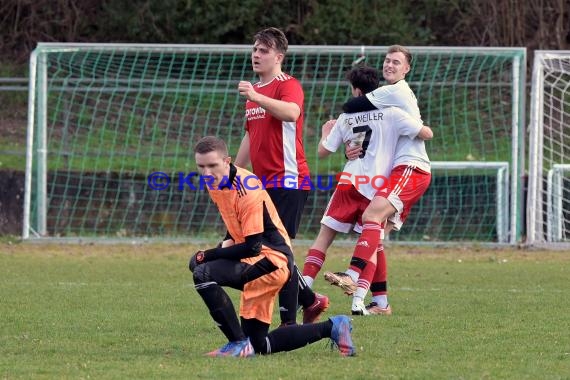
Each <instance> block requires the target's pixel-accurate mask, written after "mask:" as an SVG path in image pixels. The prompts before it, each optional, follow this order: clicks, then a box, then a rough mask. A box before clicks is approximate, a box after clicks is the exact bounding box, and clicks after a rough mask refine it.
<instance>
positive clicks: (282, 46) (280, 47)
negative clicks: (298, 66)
mask: <svg viewBox="0 0 570 380" xmlns="http://www.w3.org/2000/svg"><path fill="white" fill-rule="evenodd" d="M257 41H259V42H261V43H262V44H264V45H267V46H268V47H269V48H273V49H275V50H277V51H278V52H279V53H283V54H285V53H287V49H288V48H289V41H287V37H285V33H283V32H282V31H281V30H279V29H277V28H273V27H271V28H266V29H263V30H260V31H259V32H257V33H255V36H253V42H254V43H255V42H257Z"/></svg>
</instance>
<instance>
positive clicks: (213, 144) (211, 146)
mask: <svg viewBox="0 0 570 380" xmlns="http://www.w3.org/2000/svg"><path fill="white" fill-rule="evenodd" d="M210 152H219V153H221V154H222V156H223V157H227V156H228V146H227V145H226V143H225V142H224V140H222V139H221V138H219V137H216V136H205V137H202V138H201V139H200V141H198V142H197V143H196V145H195V146H194V153H199V154H206V153H210Z"/></svg>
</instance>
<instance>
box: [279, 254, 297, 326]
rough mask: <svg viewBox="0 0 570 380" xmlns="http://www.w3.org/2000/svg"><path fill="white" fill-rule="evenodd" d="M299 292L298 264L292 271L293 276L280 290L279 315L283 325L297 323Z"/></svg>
mask: <svg viewBox="0 0 570 380" xmlns="http://www.w3.org/2000/svg"><path fill="white" fill-rule="evenodd" d="M298 294H299V270H298V269H297V266H296V265H295V267H294V268H293V271H292V272H291V278H290V279H289V281H287V283H285V285H283V288H281V291H280V292H279V315H280V316H281V324H282V325H290V324H295V323H297V297H298Z"/></svg>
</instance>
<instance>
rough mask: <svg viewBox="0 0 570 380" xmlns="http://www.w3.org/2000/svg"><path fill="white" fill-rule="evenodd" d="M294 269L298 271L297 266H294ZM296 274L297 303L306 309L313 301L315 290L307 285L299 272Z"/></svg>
mask: <svg viewBox="0 0 570 380" xmlns="http://www.w3.org/2000/svg"><path fill="white" fill-rule="evenodd" d="M295 269H296V270H297V272H299V268H297V266H295ZM298 276H299V297H298V301H299V305H301V306H303V308H305V309H306V308H308V307H310V306H311V305H312V304H313V303H315V292H313V289H311V288H310V287H309V285H307V283H306V282H305V279H304V278H303V275H302V274H301V273H298Z"/></svg>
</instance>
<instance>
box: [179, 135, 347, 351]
mask: <svg viewBox="0 0 570 380" xmlns="http://www.w3.org/2000/svg"><path fill="white" fill-rule="evenodd" d="M194 152H195V158H196V164H197V166H198V168H199V170H200V172H201V174H202V176H207V177H208V178H207V179H208V184H209V185H208V186H207V188H208V192H209V194H210V197H211V198H212V201H213V202H214V203H215V204H216V206H217V207H218V210H219V212H220V214H221V217H222V219H223V221H224V224H225V225H226V228H227V235H226V239H225V241H224V244H222V247H220V248H212V249H208V250H205V251H198V252H197V253H196V254H195V255H193V256H192V257H191V258H190V263H189V267H190V270H191V271H192V272H193V275H194V284H195V288H196V290H197V291H198V294H199V295H200V296H201V297H202V299H203V300H204V303H205V304H206V306H207V307H208V310H209V311H210V315H211V316H212V318H213V319H214V321H215V322H216V324H217V325H218V326H219V328H220V330H222V333H223V334H224V335H225V336H226V338H227V339H228V343H227V344H225V345H224V346H222V347H221V348H219V349H217V350H214V351H212V352H210V353H208V355H209V356H235V357H248V356H253V355H254V354H256V353H258V354H272V353H276V352H280V351H291V350H294V349H296V348H299V347H303V346H305V345H307V344H309V343H313V342H316V341H318V340H321V339H323V338H330V339H331V340H332V342H333V344H334V345H336V347H337V348H338V349H339V351H340V353H341V355H343V356H353V355H354V354H355V349H354V346H353V344H352V337H351V330H352V324H351V321H350V319H349V318H348V317H347V316H344V315H338V316H334V317H331V318H329V320H327V321H325V322H319V323H309V324H303V325H289V326H284V327H281V328H278V329H275V330H273V331H271V332H269V326H270V324H271V317H272V313H273V307H274V304H275V299H276V297H277V295H278V293H279V290H280V289H281V287H282V286H283V285H284V284H285V283H286V282H287V281H288V279H289V276H290V274H291V269H292V266H293V252H292V250H291V243H290V240H289V236H288V235H287V232H286V230H285V227H284V226H283V224H282V223H281V220H280V219H279V216H278V214H277V211H276V209H275V206H274V205H273V203H272V202H271V198H269V195H268V194H267V192H266V191H265V190H263V188H262V186H261V182H260V181H259V180H256V181H257V185H258V186H254V185H255V184H254V183H252V182H255V181H252V178H254V176H253V174H252V173H250V172H248V171H247V170H245V169H242V168H239V167H236V166H234V165H233V164H231V158H230V157H229V156H228V149H227V146H226V144H225V142H224V141H223V140H221V139H219V138H217V137H214V136H207V137H204V138H202V139H201V140H200V141H199V142H198V143H197V144H196V146H195V150H194ZM246 179H247V183H245V182H242V180H246ZM254 179H255V178H254ZM223 286H229V287H231V288H234V289H239V290H241V299H240V308H239V316H240V319H241V324H240V321H239V320H238V316H237V315H236V312H235V309H234V306H233V304H232V301H231V299H230V297H229V296H228V294H227V293H226V292H225V291H224V289H223V288H222V287H223Z"/></svg>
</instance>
